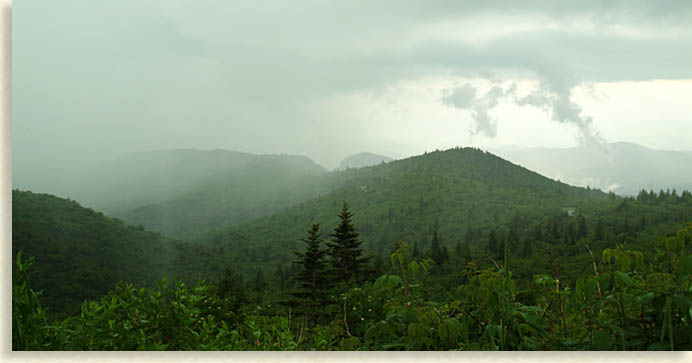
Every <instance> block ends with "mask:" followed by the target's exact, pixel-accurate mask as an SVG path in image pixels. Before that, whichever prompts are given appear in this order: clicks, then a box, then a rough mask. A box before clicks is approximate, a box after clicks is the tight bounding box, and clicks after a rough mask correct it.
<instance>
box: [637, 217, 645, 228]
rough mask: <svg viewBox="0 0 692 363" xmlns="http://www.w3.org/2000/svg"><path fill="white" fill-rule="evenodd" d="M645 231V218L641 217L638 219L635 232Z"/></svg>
mask: <svg viewBox="0 0 692 363" xmlns="http://www.w3.org/2000/svg"><path fill="white" fill-rule="evenodd" d="M645 229H646V217H645V216H642V217H641V218H640V219H639V225H638V226H637V232H641V231H643V230H645Z"/></svg>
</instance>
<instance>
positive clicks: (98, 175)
mask: <svg viewBox="0 0 692 363" xmlns="http://www.w3.org/2000/svg"><path fill="white" fill-rule="evenodd" d="M326 173H327V169H325V168H324V167H322V166H320V165H318V164H316V163H315V162H313V161H312V160H310V159H308V158H307V157H305V156H296V155H254V154H248V153H243V152H237V151H228V150H210V151H200V150H161V151H150V152H139V153H132V154H127V155H124V156H122V157H120V158H119V159H117V160H114V161H111V162H108V163H104V164H101V165H99V166H97V167H94V168H91V169H89V170H85V171H84V172H83V173H82V174H79V175H72V181H71V182H70V183H64V186H63V187H62V188H61V189H60V190H58V191H57V192H53V193H55V194H58V195H60V196H63V197H69V198H71V199H74V200H77V201H78V202H79V203H81V204H82V205H85V206H87V207H90V208H94V209H96V210H100V211H103V212H104V213H106V214H108V215H110V216H113V217H117V218H120V219H122V220H123V221H125V222H127V223H130V224H134V225H137V224H141V225H143V226H145V227H147V228H149V229H151V230H155V231H159V232H162V233H165V234H167V235H169V236H175V237H179V238H189V237H191V236H192V235H193V234H196V233H201V232H205V231H207V230H213V229H216V228H220V227H222V226H225V225H230V224H235V223H241V222H244V221H247V220H250V219H253V218H257V217H260V216H263V215H267V214H271V213H273V212H275V211H277V210H281V209H283V208H286V207H288V206H290V205H293V204H295V203H298V202H301V201H303V200H306V199H309V198H312V197H314V196H317V195H319V194H320V192H321V191H324V190H323V189H321V185H322V184H321V179H319V176H321V175H324V174H326ZM41 191H43V190H41Z"/></svg>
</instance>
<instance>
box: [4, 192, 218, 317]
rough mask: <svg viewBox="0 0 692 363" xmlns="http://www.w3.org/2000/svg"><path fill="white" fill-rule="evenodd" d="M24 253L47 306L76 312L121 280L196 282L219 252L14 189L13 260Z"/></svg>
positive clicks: (144, 283)
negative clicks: (31, 260)
mask: <svg viewBox="0 0 692 363" xmlns="http://www.w3.org/2000/svg"><path fill="white" fill-rule="evenodd" d="M20 250H22V254H23V256H24V259H26V258H28V257H32V256H33V257H35V258H36V264H35V266H34V267H32V272H31V282H32V288H33V289H34V290H37V291H38V290H43V295H42V296H41V301H42V303H43V304H44V305H45V306H48V307H50V308H51V310H53V311H58V312H63V313H65V312H71V313H74V312H75V309H76V308H78V305H79V304H80V303H81V302H82V301H83V300H85V299H93V298H97V297H100V296H101V295H103V294H105V293H106V292H108V290H109V289H110V288H112V287H113V285H114V284H115V283H117V282H118V281H127V282H132V283H134V284H136V285H139V286H151V285H153V283H154V282H155V281H156V280H158V279H159V278H161V277H164V276H168V277H169V278H184V279H186V280H188V281H193V280H195V279H196V278H197V277H198V276H199V273H200V272H201V271H205V270H207V269H211V268H213V266H214V265H215V264H214V256H215V254H212V253H210V252H209V251H208V249H206V248H204V247H201V246H195V245H191V244H185V243H181V242H176V241H173V240H170V239H167V238H165V237H163V236H162V235H160V234H158V233H153V232H149V231H146V230H143V229H142V228H139V227H132V226H128V225H125V224H124V223H123V222H121V221H119V220H117V219H113V218H108V217H106V216H104V215H103V214H101V213H97V212H94V211H93V210H91V209H87V208H83V207H82V206H80V205H79V204H78V203H76V202H74V201H71V200H67V199H62V198H58V197H55V196H52V195H48V194H35V193H31V192H24V191H17V190H13V191H12V253H13V256H15V257H16V254H17V253H18V252H19V251H20ZM200 259H202V260H203V261H204V262H203V263H202V262H201V261H200ZM14 277H16V276H14Z"/></svg>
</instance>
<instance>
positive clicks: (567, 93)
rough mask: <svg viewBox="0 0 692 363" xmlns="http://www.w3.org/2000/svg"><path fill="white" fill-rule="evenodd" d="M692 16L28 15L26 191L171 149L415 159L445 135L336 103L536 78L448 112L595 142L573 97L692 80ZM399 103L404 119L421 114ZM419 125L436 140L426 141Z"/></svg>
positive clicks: (533, 7)
mask: <svg viewBox="0 0 692 363" xmlns="http://www.w3.org/2000/svg"><path fill="white" fill-rule="evenodd" d="M691 20H692V3H690V2H684V1H681V2H663V3H661V2H649V1H608V2H603V1H580V2H573V3H563V2H560V3H557V2H554V1H530V2H521V3H519V2H515V1H485V2H483V3H482V4H476V3H470V2H459V1H433V2H419V1H377V2H366V1H349V2H343V1H341V2H338V1H334V2H329V1H298V2H290V3H288V2H283V1H277V2H263V3H262V4H261V5H258V4H257V3H256V2H254V1H232V2H227V1H213V0H209V1H179V0H166V1H163V0H148V1H117V2H116V1H112V2H98V5H97V3H95V2H93V1H85V0H81V1H77V0H75V1H62V2H18V3H16V4H15V5H14V9H13V42H12V45H13V53H12V56H13V84H14V86H13V105H12V106H13V166H14V180H15V185H17V184H19V185H21V184H22V183H28V181H30V180H34V179H36V178H41V177H45V175H44V174H41V173H43V172H45V173H47V174H48V175H50V172H51V170H52V171H55V170H62V169H65V168H66V167H67V166H68V165H72V164H76V163H79V162H85V163H86V162H99V161H102V160H104V159H107V158H109V157H114V156H117V155H119V154H122V153H125V152H130V151H140V150H151V149H162V148H185V147H189V148H202V149H211V148H226V149H233V150H241V151H247V152H254V153H294V154H304V155H308V156H310V157H313V158H314V159H315V160H316V161H318V162H320V163H322V164H324V165H325V166H327V167H332V166H333V165H336V164H337V163H338V161H339V160H340V159H341V158H343V157H345V156H347V155H349V154H352V153H356V152H360V151H366V150H367V151H372V152H376V153H383V154H388V155H393V156H395V155H408V154H411V153H414V152H417V151H418V150H419V148H420V147H422V146H425V147H427V146H428V145H430V146H432V145H435V140H436V138H439V137H440V136H439V135H445V134H449V131H448V130H447V129H445V127H446V126H443V125H442V124H436V121H435V120H430V119H426V120H423V119H421V120H407V122H408V123H409V124H411V125H413V126H411V127H401V126H400V124H397V120H395V119H394V118H392V119H391V120H384V119H382V120H370V119H365V118H364V116H361V115H362V114H372V113H373V112H362V113H361V114H354V113H353V112H352V111H353V109H354V108H363V109H366V108H368V107H375V106H371V105H369V104H362V105H361V104H357V105H356V106H355V107H354V105H353V104H352V103H344V102H341V100H343V99H351V98H353V97H355V96H353V95H363V94H365V95H386V96H387V99H390V98H395V96H394V95H389V94H388V92H390V91H391V90H392V89H397V87H398V85H399V84H401V83H402V82H407V81H416V80H425V79H436V80H439V79H448V80H449V84H451V83H452V82H454V81H456V80H458V79H485V80H488V81H492V80H493V79H505V80H510V81H511V80H514V79H522V80H527V79H528V80H534V81H535V82H538V84H539V87H538V88H536V90H535V91H533V92H532V93H530V94H528V95H527V94H522V95H518V94H517V95H510V93H511V92H509V91H510V90H509V88H508V87H507V86H504V88H503V86H501V85H495V86H492V87H491V88H490V89H489V90H484V91H482V92H481V91H479V90H480V89H481V88H479V86H477V85H475V84H471V83H468V84H467V85H466V86H463V87H466V88H463V87H462V88H461V89H460V88H458V87H457V88H454V87H452V88H450V86H449V85H447V86H442V87H440V88H438V89H435V90H434V92H437V96H436V97H437V105H438V106H439V107H440V108H449V107H454V108H457V109H462V110H464V112H467V113H468V115H469V118H470V120H469V124H468V129H469V130H470V132H471V133H472V134H474V135H481V136H484V137H493V136H495V135H496V134H497V130H498V127H502V123H503V122H504V121H505V119H503V118H502V117H501V116H500V115H498V114H495V113H494V111H493V110H494V109H495V108H496V106H497V105H498V103H502V102H505V101H507V102H514V103H517V104H521V105H525V106H535V107H538V108H540V109H542V110H545V111H546V113H547V114H549V117H550V118H551V119H552V120H554V121H557V122H559V123H561V124H568V125H574V126H575V127H576V128H577V129H578V130H579V131H578V138H579V141H580V142H583V143H598V142H600V140H601V137H600V136H599V134H598V132H597V128H596V127H595V125H594V123H595V121H594V120H597V119H598V115H587V114H586V112H584V111H583V107H582V106H581V105H580V104H578V102H576V101H575V99H574V90H575V87H578V86H579V85H582V84H585V83H592V82H619V81H648V80H660V79H671V80H679V79H692V47H689V44H692V25H690V24H692V21H691ZM431 87H432V86H431ZM443 90H447V92H448V93H444V92H442V91H443ZM440 92H442V93H440ZM440 94H442V100H443V101H442V104H440V102H439V97H440ZM349 97H351V98H349ZM373 97H375V96H373ZM361 98H363V99H368V97H361ZM394 101H395V102H397V103H398V104H400V105H401V107H402V109H404V111H402V114H405V109H406V108H408V107H414V106H415V105H411V104H406V103H404V102H403V101H400V100H396V99H395V100H394ZM470 102H473V104H471V103H470ZM325 103H328V105H329V107H322V108H320V109H321V110H326V111H323V112H322V113H320V114H315V113H314V112H313V111H312V110H314V108H315V105H321V104H325ZM420 107H423V106H420ZM426 107H433V106H426ZM375 111H377V110H375ZM433 111H434V110H433ZM383 112H384V111H383ZM373 123H380V124H381V126H378V127H377V128H375V127H374V126H372V124H373ZM436 125H438V126H436ZM498 125H499V126H498ZM418 128H420V129H421V130H422V129H424V128H425V129H426V130H427V129H429V128H433V129H434V130H435V132H436V134H435V133H432V132H431V134H430V135H429V136H427V137H428V139H425V140H421V139H420V138H421V137H422V136H420V135H422V134H423V133H422V132H418ZM344 130H347V131H344ZM378 133H382V134H378ZM414 136H415V137H418V139H415V140H414ZM385 138H386V140H396V142H393V141H385ZM466 141H467V139H466V138H465V137H464V135H460V136H459V141H458V144H463V143H464V142H466ZM414 144H415V147H414V146H412V145H414ZM421 145H422V146H421ZM39 171H40V172H39Z"/></svg>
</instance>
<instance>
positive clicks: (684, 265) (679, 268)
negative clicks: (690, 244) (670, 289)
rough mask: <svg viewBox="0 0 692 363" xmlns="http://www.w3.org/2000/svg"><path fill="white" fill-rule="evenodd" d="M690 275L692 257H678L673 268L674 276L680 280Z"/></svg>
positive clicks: (691, 273)
mask: <svg viewBox="0 0 692 363" xmlns="http://www.w3.org/2000/svg"><path fill="white" fill-rule="evenodd" d="M690 275H692V255H688V256H683V257H680V259H679V260H678V264H677V265H676V266H675V276H677V277H678V278H682V277H685V276H690Z"/></svg>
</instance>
